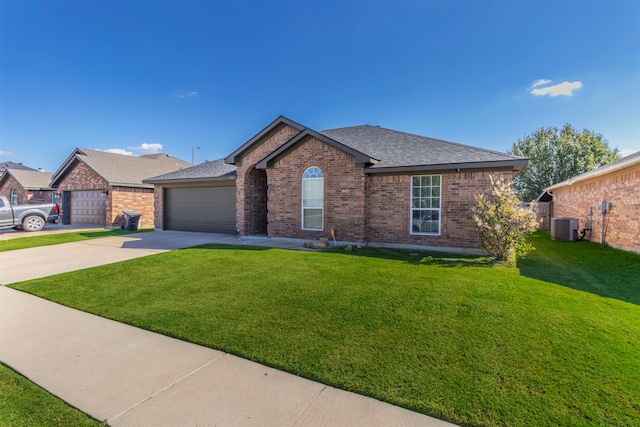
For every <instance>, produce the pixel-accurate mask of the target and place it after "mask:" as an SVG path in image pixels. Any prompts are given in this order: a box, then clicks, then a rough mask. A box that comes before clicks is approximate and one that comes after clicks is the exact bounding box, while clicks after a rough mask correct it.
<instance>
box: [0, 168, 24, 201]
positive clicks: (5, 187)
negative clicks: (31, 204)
mask: <svg viewBox="0 0 640 427" xmlns="http://www.w3.org/2000/svg"><path fill="white" fill-rule="evenodd" d="M14 188H15V189H16V195H17V196H18V204H19V205H26V204H27V203H28V201H29V197H28V196H29V192H28V191H27V190H25V189H24V188H22V186H21V185H20V184H19V183H18V181H16V179H15V178H14V177H13V176H11V175H9V174H7V178H6V179H5V181H4V183H3V184H2V187H0V195H1V196H4V197H6V198H7V200H8V201H9V203H11V190H12V189H14Z"/></svg>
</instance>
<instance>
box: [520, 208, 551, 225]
mask: <svg viewBox="0 0 640 427" xmlns="http://www.w3.org/2000/svg"><path fill="white" fill-rule="evenodd" d="M551 203H552V202H538V207H537V210H536V219H537V220H538V222H540V230H545V231H549V230H550V228H551V225H550V224H551ZM520 205H521V206H522V207H525V208H528V207H529V206H531V203H528V202H522V203H521V204H520ZM540 220H542V221H540Z"/></svg>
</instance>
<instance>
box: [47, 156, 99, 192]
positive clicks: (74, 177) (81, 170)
mask: <svg viewBox="0 0 640 427" xmlns="http://www.w3.org/2000/svg"><path fill="white" fill-rule="evenodd" d="M106 188H107V181H105V180H104V179H102V178H101V177H100V176H98V174H96V173H95V172H94V171H92V170H91V169H90V168H89V167H87V165H85V164H84V163H81V162H77V163H76V164H75V165H74V166H73V167H72V168H71V169H70V170H69V171H68V172H67V174H66V175H65V176H64V178H62V180H61V181H60V183H59V184H58V191H60V192H62V191H79V190H104V189H106Z"/></svg>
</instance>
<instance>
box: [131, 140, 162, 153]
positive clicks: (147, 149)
mask: <svg viewBox="0 0 640 427" xmlns="http://www.w3.org/2000/svg"><path fill="white" fill-rule="evenodd" d="M127 148H128V149H129V150H133V151H139V152H141V153H142V154H156V153H159V152H161V151H162V144H149V143H146V142H143V143H142V144H140V145H139V146H137V147H127Z"/></svg>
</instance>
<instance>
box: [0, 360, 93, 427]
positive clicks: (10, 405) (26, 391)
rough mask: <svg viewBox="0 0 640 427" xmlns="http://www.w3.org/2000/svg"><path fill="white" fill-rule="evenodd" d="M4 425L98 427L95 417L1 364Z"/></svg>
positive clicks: (0, 414) (0, 419) (1, 422)
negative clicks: (71, 405)
mask: <svg viewBox="0 0 640 427" xmlns="http://www.w3.org/2000/svg"><path fill="white" fill-rule="evenodd" d="M0 408H2V410H0V425H1V426H4V427H9V426H16V427H18V426H43V427H44V426H47V427H55V426H60V427H68V426H78V427H80V426H87V427H98V426H104V425H105V424H103V423H101V422H98V421H97V420H94V419H93V418H91V417H90V416H88V415H87V414H85V413H83V412H80V411H78V410H77V409H74V408H72V407H70V406H69V405H67V404H66V403H64V402H63V401H62V400H60V399H58V398H57V397H55V396H53V395H51V394H49V392H47V391H45V390H43V389H42V388H40V387H38V386H37V385H35V384H33V383H32V382H30V381H29V380H28V379H26V378H24V377H23V376H22V375H19V374H17V373H15V372H14V371H12V370H11V369H9V368H7V367H6V366H4V365H1V364H0Z"/></svg>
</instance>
